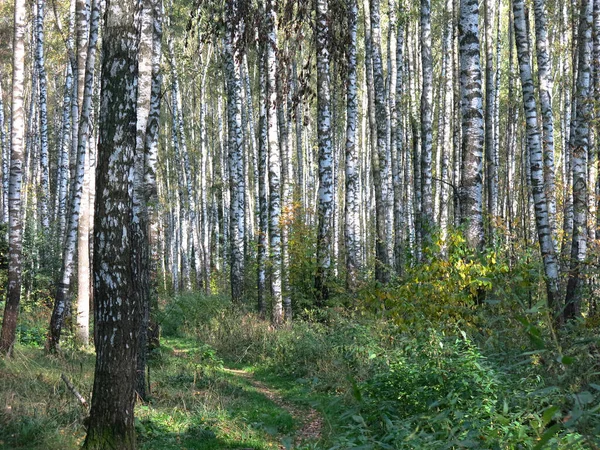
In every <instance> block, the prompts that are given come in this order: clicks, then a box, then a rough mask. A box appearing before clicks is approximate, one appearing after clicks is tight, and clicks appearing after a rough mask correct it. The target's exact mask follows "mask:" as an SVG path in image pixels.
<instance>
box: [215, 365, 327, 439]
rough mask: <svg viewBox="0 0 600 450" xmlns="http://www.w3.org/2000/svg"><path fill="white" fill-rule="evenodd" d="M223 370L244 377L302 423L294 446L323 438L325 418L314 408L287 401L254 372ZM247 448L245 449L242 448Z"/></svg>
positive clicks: (296, 434)
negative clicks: (255, 376)
mask: <svg viewBox="0 0 600 450" xmlns="http://www.w3.org/2000/svg"><path fill="white" fill-rule="evenodd" d="M223 371H225V372H227V373H230V374H232V375H235V376H239V377H241V378H244V379H245V380H246V381H247V382H248V383H249V384H250V385H252V386H253V387H254V388H255V389H256V390H257V391H258V392H260V393H261V394H263V395H264V396H265V397H267V398H268V399H269V400H271V401H272V402H273V403H275V404H276V405H277V406H279V407H280V408H282V409H284V410H286V411H287V412H288V413H289V414H290V415H291V416H292V417H293V418H294V419H295V420H296V421H297V423H302V427H301V428H299V429H298V430H297V431H296V433H295V435H294V442H293V446H292V448H295V447H296V446H298V445H301V444H303V443H305V442H306V441H313V442H316V441H318V440H319V439H321V430H322V429H323V418H322V417H321V415H320V414H319V413H318V412H317V411H316V410H315V409H314V408H309V409H308V410H307V409H306V408H299V407H298V406H296V405H294V404H292V403H290V402H288V401H285V400H284V399H283V397H282V396H281V394H280V393H279V392H277V391H276V390H274V389H273V388H271V387H269V386H267V385H266V384H265V383H263V382H262V381H259V380H256V379H255V378H254V376H253V375H252V373H250V372H247V371H245V370H238V369H227V368H223ZM279 449H280V450H285V449H286V447H285V445H282V444H280V445H279ZM241 450H245V449H241Z"/></svg>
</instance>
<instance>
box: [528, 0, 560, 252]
mask: <svg viewBox="0 0 600 450" xmlns="http://www.w3.org/2000/svg"><path fill="white" fill-rule="evenodd" d="M533 10H534V13H535V47H536V56H537V66H538V71H537V73H538V82H539V86H540V88H539V92H540V107H541V112H542V125H543V127H542V145H543V148H542V150H543V152H544V185H545V190H546V201H547V202H548V220H549V222H550V232H551V235H552V240H553V242H554V248H555V251H558V239H557V235H556V193H555V191H556V183H555V174H554V116H553V114H552V89H553V80H552V72H551V67H550V55H549V43H548V31H547V20H546V5H545V1H544V0H535V1H534V2H533Z"/></svg>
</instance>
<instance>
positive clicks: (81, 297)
mask: <svg viewBox="0 0 600 450" xmlns="http://www.w3.org/2000/svg"><path fill="white" fill-rule="evenodd" d="M92 1H93V3H92V10H91V15H90V38H89V48H88V49H87V56H86V65H85V84H84V90H83V99H82V104H81V117H80V122H79V133H78V139H79V144H78V147H79V150H78V152H79V153H80V154H81V153H82V152H83V153H85V157H84V160H85V173H84V185H83V196H82V200H81V218H80V221H79V236H78V240H77V254H78V257H77V260H78V264H77V278H78V280H77V320H76V322H77V328H76V337H77V340H78V341H79V342H80V343H81V344H83V345H85V346H87V345H88V344H89V327H90V325H89V322H90V320H89V319H90V294H91V289H92V285H91V274H90V242H89V236H90V228H91V224H92V222H93V218H94V214H93V208H94V205H93V203H92V202H91V196H90V184H91V183H92V177H94V176H95V173H94V172H93V165H92V160H91V158H90V149H88V141H89V139H90V132H91V131H92V129H93V126H92V125H93V124H92V121H91V114H92V95H93V92H92V91H93V88H94V71H95V66H96V44H97V41H98V23H99V20H100V0H92Z"/></svg>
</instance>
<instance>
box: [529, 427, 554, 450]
mask: <svg viewBox="0 0 600 450" xmlns="http://www.w3.org/2000/svg"><path fill="white" fill-rule="evenodd" d="M559 431H560V425H559V424H558V423H557V424H555V425H552V426H551V427H550V428H548V429H547V430H546V431H545V432H544V434H543V435H542V437H541V438H540V441H539V442H538V443H537V444H536V446H535V447H533V450H541V449H542V448H544V445H546V444H547V443H548V441H549V440H550V439H552V438H553V437H554V435H555V434H556V433H558V432H559Z"/></svg>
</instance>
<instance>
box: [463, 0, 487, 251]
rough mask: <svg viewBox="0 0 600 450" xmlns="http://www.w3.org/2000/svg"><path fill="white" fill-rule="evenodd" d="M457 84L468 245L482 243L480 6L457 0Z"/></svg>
mask: <svg viewBox="0 0 600 450" xmlns="http://www.w3.org/2000/svg"><path fill="white" fill-rule="evenodd" d="M459 55H460V86H461V110H462V166H461V186H460V216H461V224H464V225H465V227H466V228H465V235H466V239H467V242H468V244H469V246H470V247H471V248H481V246H482V245H483V215H482V214H483V213H482V206H483V184H482V178H483V172H482V161H483V135H484V132H483V102H482V87H481V65H480V58H479V5H478V2H477V0H461V1H460V21H459Z"/></svg>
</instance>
